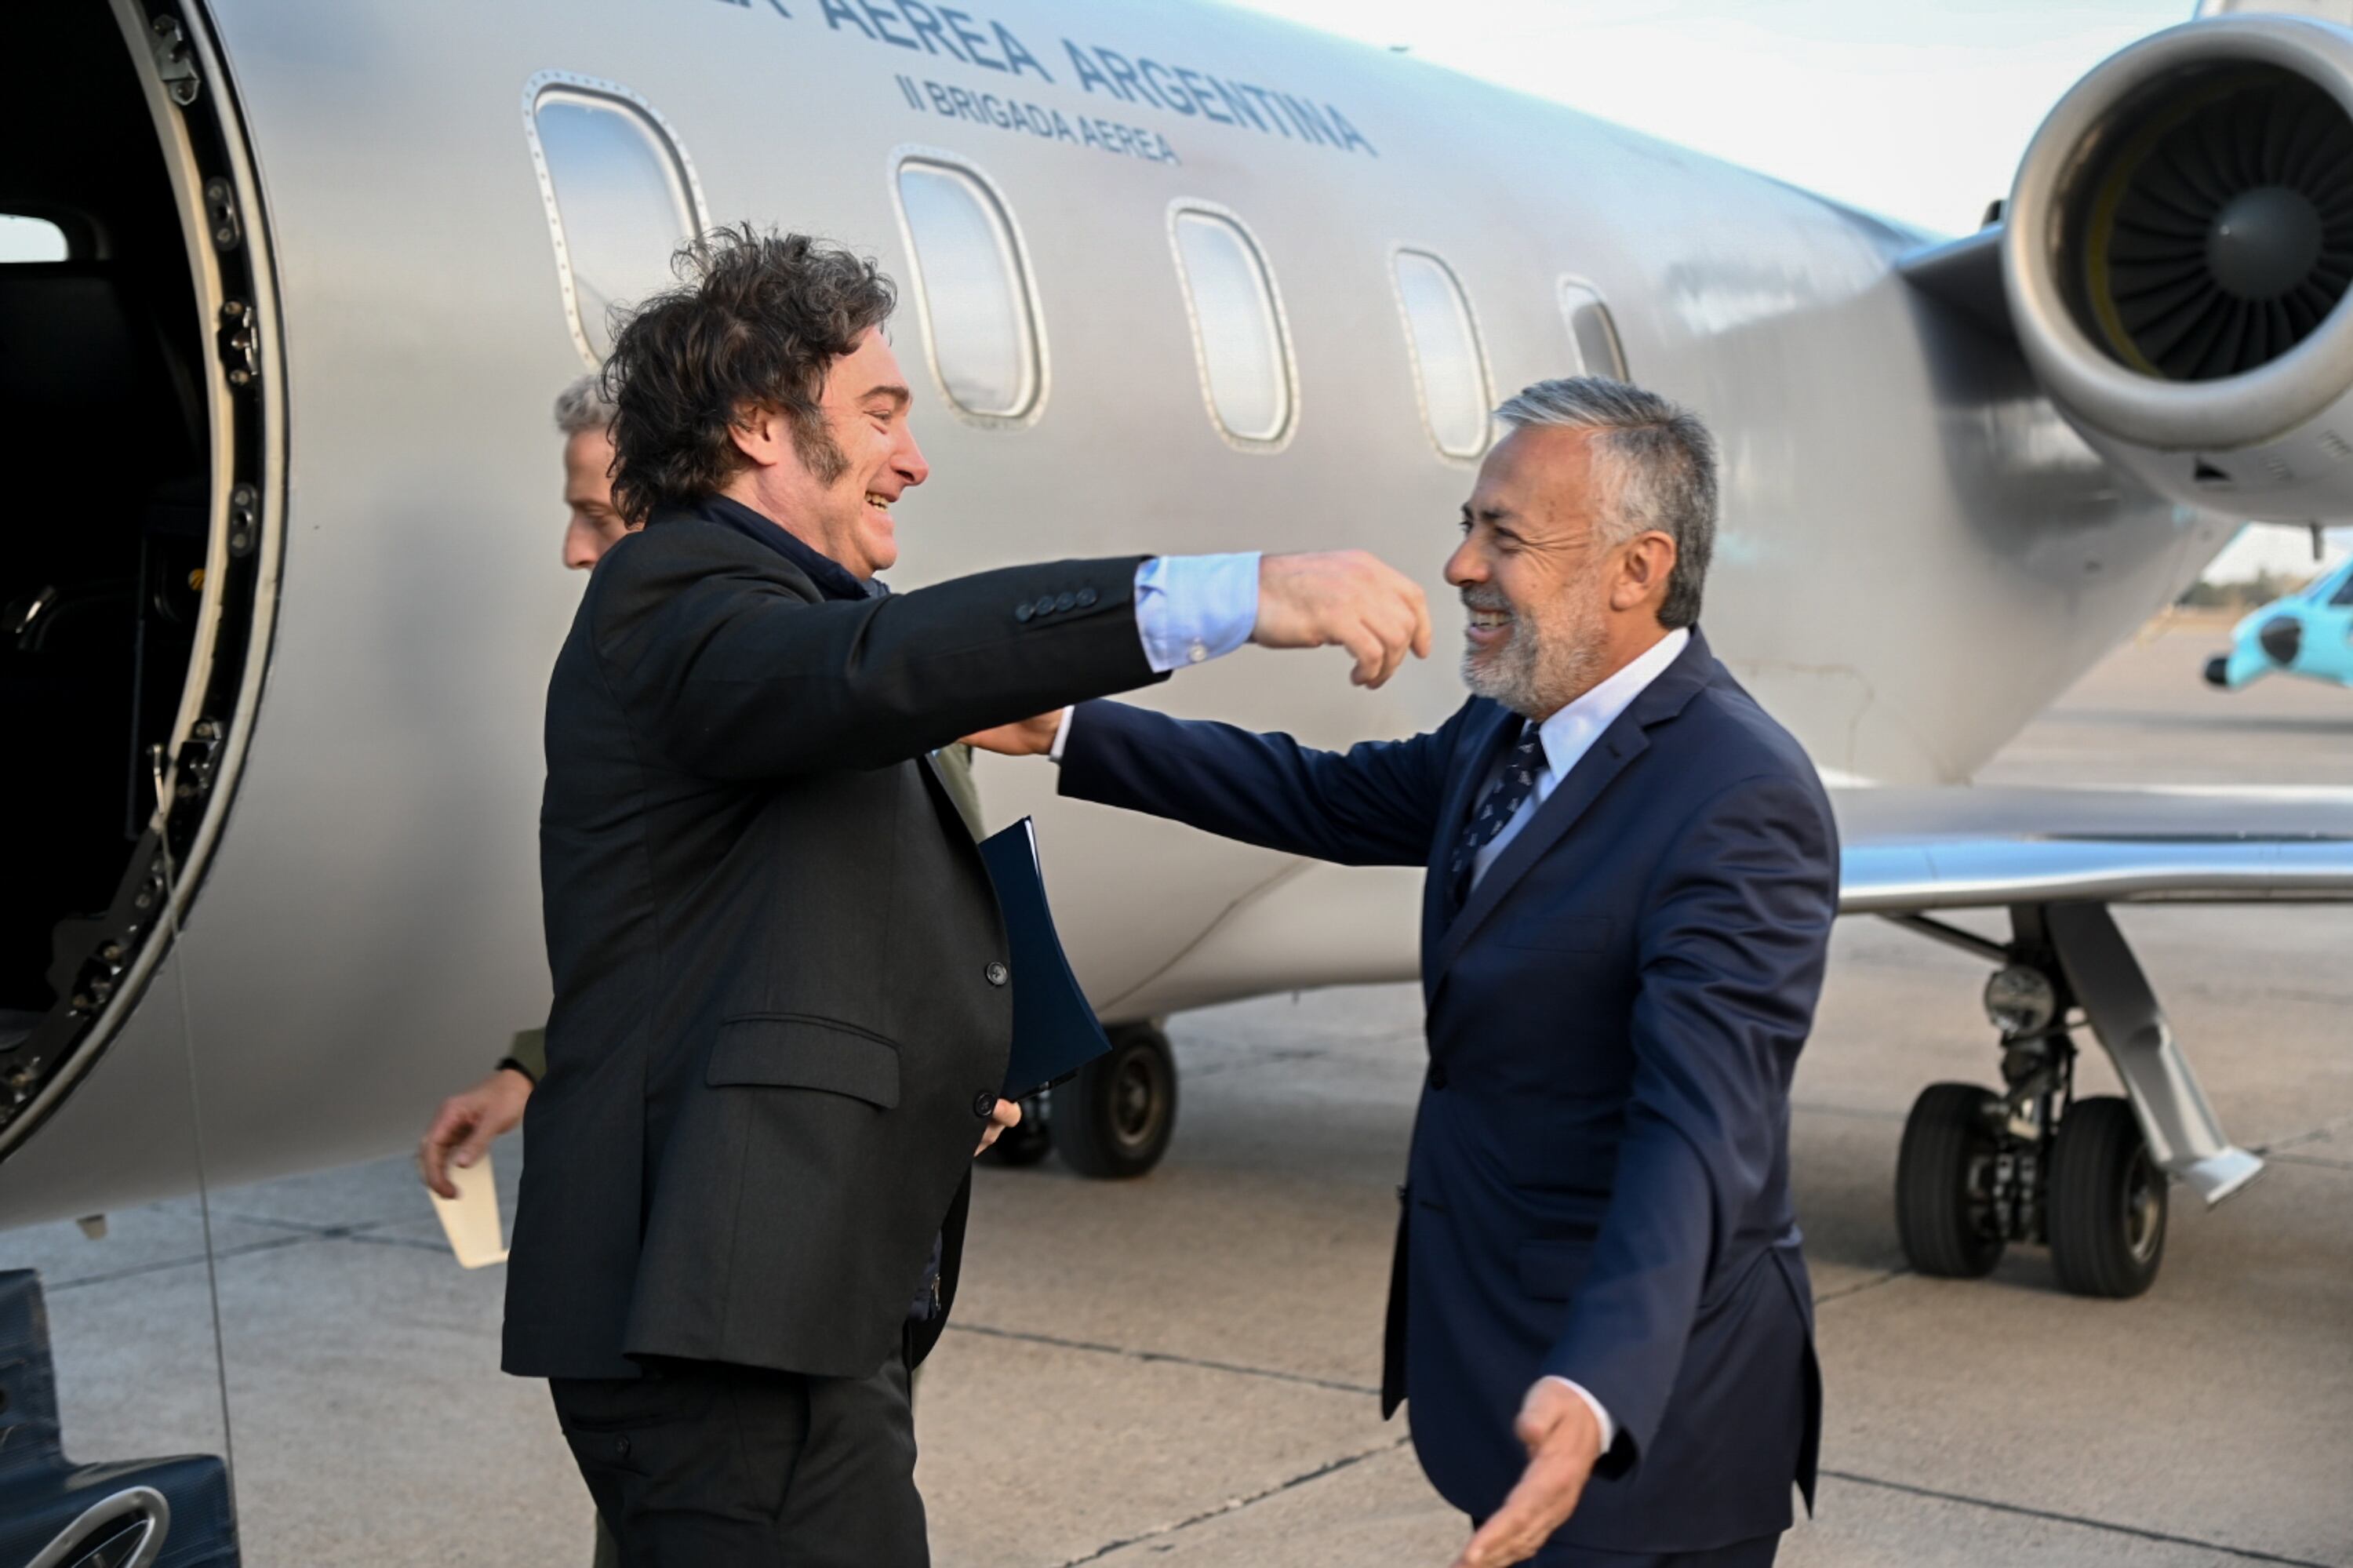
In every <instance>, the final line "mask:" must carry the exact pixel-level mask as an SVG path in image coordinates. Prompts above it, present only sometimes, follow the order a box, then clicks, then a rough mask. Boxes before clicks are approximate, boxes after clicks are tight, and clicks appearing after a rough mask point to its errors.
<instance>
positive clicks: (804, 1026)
mask: <svg viewBox="0 0 2353 1568" xmlns="http://www.w3.org/2000/svg"><path fill="white" fill-rule="evenodd" d="M732 504H733V503H724V502H721V501H717V500H713V501H711V502H707V503H704V504H703V505H702V507H701V508H698V509H695V510H691V511H684V512H676V513H670V514H663V515H659V516H657V517H656V518H655V519H654V520H653V522H652V523H651V524H649V526H647V528H646V529H645V530H644V531H643V532H642V533H640V534H637V535H631V536H630V537H628V538H626V539H624V540H622V541H621V542H620V543H619V544H617V545H616V546H614V547H613V549H612V551H611V553H610V554H609V555H607V556H606V557H605V559H604V561H603V562H602V563H601V564H599V565H598V567H597V568H596V572H595V574H594V575H593V576H592V577H590V579H589V583H588V588H587V592H586V595H585V596H584V597H583V599H582V600H581V605H580V610H579V614H578V616H577V617H576V618H575V620H574V622H573V627H572V631H571V635H570V636H569V638H568V639H567V640H566V641H565V645H564V650H563V652H562V653H561V654H560V655H559V656H558V658H557V661H556V666H555V673H554V678H553V680H552V681H551V682H550V684H549V687H548V699H547V736H546V745H547V790H546V796H545V800H544V801H543V806H542V809H541V814H540V865H541V876H542V882H543V895H544V899H545V909H546V921H547V948H548V958H549V962H550V965H551V967H552V968H553V969H554V982H555V1002H554V1011H553V1012H552V1013H551V1015H550V1017H549V1020H548V1027H547V1076H546V1078H545V1080H544V1081H543V1083H541V1085H540V1086H539V1087H538V1089H537V1090H536V1091H535V1092H534V1093H533V1095H532V1097H531V1103H530V1107H529V1109H528V1110H527V1112H526V1113H525V1122H524V1136H525V1139H526V1147H527V1148H528V1150H529V1158H528V1160H526V1161H525V1165H524V1170H523V1178H522V1200H521V1203H520V1205H519V1208H518V1210H517V1213H516V1216H515V1230H514V1250H513V1254H512V1258H511V1259H510V1261H509V1263H508V1279H507V1319H506V1336H505V1366H506V1369H507V1370H508V1371H509V1372H516V1373H520V1374H522V1375H526V1376H534V1377H550V1376H553V1377H628V1376H631V1375H634V1373H635V1372H636V1371H637V1370H638V1369H637V1366H636V1364H635V1363H634V1362H633V1361H631V1359H630V1358H631V1357H635V1356H644V1355H667V1356H686V1357H695V1358H700V1359H705V1360H713V1361H735V1362H742V1363H745V1364H749V1365H754V1366H763V1367H773V1368H778V1369H782V1370H786V1371H792V1372H807V1373H811V1374H817V1375H824V1376H863V1375H866V1374H867V1373H870V1372H873V1371H874V1369H875V1368H876V1367H878V1366H880V1365H881V1363H882V1361H883V1358H884V1357H885V1356H886V1355H888V1354H890V1353H892V1351H895V1350H896V1349H897V1348H898V1346H899V1344H900V1336H901V1333H902V1325H903V1324H904V1323H905V1321H906V1319H907V1312H908V1303H909V1302H910V1301H911V1300H912V1299H913V1298H914V1297H915V1296H916V1294H917V1292H918V1289H919V1287H920V1286H921V1282H922V1281H923V1278H924V1277H925V1270H926V1267H927V1265H928V1263H929V1260H930V1256H931V1249H932V1245H933V1241H934V1237H936V1236H937V1235H938V1234H939V1233H940V1232H941V1230H942V1228H943V1226H945V1227H946V1229H947V1230H948V1231H949V1232H950V1234H949V1236H948V1238H947V1245H946V1248H945V1252H944V1259H943V1262H944V1271H945V1278H944V1284H945V1285H946V1286H948V1287H951V1288H952V1287H953V1284H954V1278H955V1264H956V1258H957V1243H958V1242H959V1241H960V1239H961V1221H962V1209H963V1202H962V1194H963V1192H964V1191H965V1181H966V1177H967V1173H968V1171H969V1170H970V1167H971V1163H972V1153H973V1146H974V1144H975V1143H976V1141H977V1140H978V1138H979V1135H980V1132H981V1129H982V1127H983V1125H984V1122H985V1120H986V1118H987V1113H988V1111H989V1109H990V1107H991V1105H992V1103H993V1099H994V1095H995V1091H996V1090H997V1087H998V1086H999V1085H1000V1083H1001V1081H1002V1077H1003V1074H1004V1071H1005V1063H1006V1056H1007V1053H1008V1049H1009V1046H1010V1042H1011V1028H1012V1017H1013V1004H1012V990H1011V984H1018V983H1019V980H1018V977H1012V976H1008V973H1007V971H1006V970H1005V969H1004V968H1003V960H1004V959H1005V955H1006V943H1005V935H1004V931H1003V927H1002V925H1001V922H1000V920H999V918H998V915H997V903H996V898H995V895H994V894H993V893H992V892H991V890H990V886H989V882H988V876H987V870H986V869H985V867H984V866H983V864H982V862H981V859H980V856H979V853H978V852H977V851H976V849H975V848H974V845H973V840H972V835H971V834H970V833H969V832H966V831H965V825H964V822H963V821H962V820H961V819H960V818H959V817H958V816H957V814H956V810H955V806H954V805H953V803H952V802H951V801H950V800H949V798H948V796H947V794H946V792H945V791H944V789H942V788H941V785H940V781H939V779H937V777H936V776H935V775H934V771H933V768H932V767H931V765H930V763H929V761H928V759H927V758H926V753H928V752H930V751H931V750H933V749H934V747H941V746H944V745H946V744H948V743H949V742H951V741H953V740H955V737H956V736H960V735H964V734H966V733H968V732H970V731H972V730H974V729H977V728H982V727H985V726H990V725H996V724H1002V723H1006V722H1008V721H1010V720H1013V719H1016V718H1019V717H1023V716H1026V715H1030V714H1035V713H1039V712H1041V711H1044V710H1046V709H1050V708H1052V707H1055V706H1057V705H1060V704H1064V703H1067V702H1071V701H1073V700H1077V699H1080V698H1083V697H1089V696H1097V695H1101V694H1104V693H1106V692H1113V691H1120V690H1124V689H1127V688H1130V687H1134V686H1139V685H1143V684H1145V683H1148V682H1150V681H1152V680H1153V679H1154V678H1155V677H1154V675H1153V673H1152V671H1151V669H1150V667H1149V665H1148V664H1147V662H1145V656H1144V653H1143V651H1142V647H1141V645H1140V643H1139V641H1138V638H1137V633H1136V626H1135V614H1134V574H1135V567H1136V562H1135V560H1134V559H1132V558H1131V559H1122V560H1102V561H1064V562H1059V563H1054V564H1050V565H1042V566H1029V567H1010V568H1008V569H1005V570H1002V571H993V572H984V573H981V574H979V575H977V576H974V577H963V578H959V579H957V580H955V581H954V582H948V583H943V584H941V585H939V586H938V587H935V588H922V589H918V590H916V591H913V592H911V593H902V594H892V595H890V596H888V597H886V598H873V599H867V598H862V597H861V598H859V599H856V600H855V601H854V602H849V601H845V600H843V599H839V598H829V597H828V596H827V594H826V593H824V592H823V591H821V590H820V588H818V586H817V585H816V584H815V583H814V582H813V581H812V579H811V577H810V574H809V572H807V571H804V570H803V569H801V568H800V567H797V565H796V564H795V562H794V561H793V560H792V559H790V558H787V556H786V555H785V554H782V553H779V552H778V551H777V550H776V549H773V548H769V547H767V546H765V545H763V544H762V543H761V542H760V538H759V537H758V535H757V531H756V528H753V529H750V530H748V531H747V530H746V528H745V524H744V517H745V516H746V515H749V516H751V517H753V518H754V519H755V520H756V514H741V513H740V509H739V512H738V513H737V514H728V513H727V512H726V511H725V510H724V509H725V508H726V507H727V506H730V505H732ZM818 569H820V570H821V569H822V568H818ZM1041 606H1042V607H1044V608H1043V609H1040V608H1039V607H1041ZM1008 980H1010V981H1011V984H1008ZM945 1317H946V1314H945V1312H944V1311H943V1312H941V1313H938V1314H936V1315H934V1319H933V1320H932V1321H931V1322H929V1323H928V1324H925V1325H923V1330H922V1332H923V1338H922V1340H921V1342H920V1343H919V1346H918V1349H919V1350H922V1349H928V1346H929V1341H930V1340H931V1339H932V1338H935V1337H936V1335H937V1334H938V1332H939V1330H940V1328H941V1326H942V1325H943V1323H944V1320H945Z"/></svg>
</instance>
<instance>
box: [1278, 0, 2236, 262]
mask: <svg viewBox="0 0 2353 1568" xmlns="http://www.w3.org/2000/svg"><path fill="white" fill-rule="evenodd" d="M1236 3H1239V4H1240V5H1244V6H1246V7H1247V8H1249V9H1251V10H1256V11H1263V12H1265V13H1267V14H1269V15H1271V16H1282V17H1284V18H1286V19H1287V20H1290V21H1294V22H1300V23H1303V24H1305V25H1306V26H1312V27H1317V28H1321V29H1322V30H1324V31H1325V32H1329V33H1337V34H1340V35H1342V36H1343V37H1351V38H1355V39H1357V40H1359V41H1360V42H1364V43H1368V44H1374V45H1377V46H1381V47H1385V48H1396V47H1398V46H1403V47H1405V48H1409V49H1410V50H1411V51H1412V52H1413V53H1414V54H1415V55H1417V56H1419V58H1423V59H1426V60H1430V61H1433V62H1435V63H1437V64H1440V65H1443V66H1447V67H1451V69H1455V70H1459V71H1462V72H1464V73H1466V74H1468V75H1471V76H1476V77H1481V78H1483V79H1487V80H1490V81H1494V82H1500V83H1502V84H1503V85H1504V86H1506V87H1511V88H1515V89H1517V90H1520V91H1523V92H1528V93H1534V94H1535V95H1537V96H1539V97H1544V98H1550V99H1554V100H1556V101H1559V102H1562V103H1566V104H1567V105H1569V106H1570V107H1572V108H1575V109H1579V110H1583V111H1585V112H1587V113H1588V114H1594V115H1598V116H1599V117H1600V118H1602V119H1604V120H1611V121H1615V122H1618V123H1620V124H1621V125H1627V126H1630V127H1632V128H1634V129H1635V130H1638V131H1643V132H1649V133H1650V134H1651V135H1654V136H1659V137H1662V138H1664V139H1666V140H1668V141H1671V142H1678V143H1682V144H1683V145H1684V146H1687V147H1694V148H1697V149H1698V150H1700V151H1701V152H1704V153H1711V154H1715V155H1716V156H1717V157H1721V158H1727V159H1730V160H1731V161H1732V162H1734V163H1736V164H1746V165H1748V166H1749V167H1751V168H1756V169H1761V170H1763V171H1764V172H1765V173H1767V174H1769V175H1777V176H1778V177H1779V178H1781V179H1785V180H1788V181H1790V182H1791V183H1793V184H1796V185H1804V186H1806V187H1808V188H1809V189H1811V190H1817V191H1820V192H1821V193H1822V194H1823V195H1825V196H1834V197H1836V198H1837V199H1838V200H1840V201H1842V202H1846V203H1848V204H1849V205H1851V206H1854V207H1864V208H1867V209H1868V210H1870V211H1873V212H1877V213H1882V214H1884V215H1885V216H1887V217H1894V218H1900V219H1902V220H1904V221H1905V222H1907V223H1912V224H1915V225H1918V226H1919V227H1921V228H1929V229H1933V230H1936V231H1937V232H1939V233H1945V234H1961V233H1967V232H1968V231H1969V230H1971V229H1973V228H1977V227H1978V219H1979V218H1980V217H1982V216H1983V215H1984V212H1985V207H1986V204H1987V203H1988V202H1989V201H1991V200H1993V199H1994V198H1995V197H1997V196H2003V195H2006V194H2007V193H2008V192H2009V190H2010V176H2011V175H2012V174H2014V173H2015V172H2016V170H2017V167H2018V160H2019V155H2020V154H2022V153H2024V152H2025V151H2026V143H2027V142H2028V141H2029V140H2030V139H2031V137H2032V136H2033V134H2034V130H2035V127H2036V126H2038V125H2039V124H2041V123H2042V117H2043V115H2044V114H2046V113H2047V112H2049V111H2050V109H2051V106H2052V104H2053V103H2056V102H2057V101H2059V98H2060V96H2061V95H2062V94H2063V93H2064V92H2065V91H2066V90H2067V89H2068V88H2069V87H2071V86H2073V84H2074V82H2075V81H2076V79H2078V78H2080V77H2081V76H2083V74H2084V72H2085V71H2087V70H2089V69H2091V68H2092V67H2094V65H2097V64H2098V63H2099V62H2100V61H2101V60H2103V59H2105V58H2107V57H2108V56H2109V55H2111V54H2114V53H2115V52H2116V50H2117V49H2120V48H2123V47H2124V46H2125V45H2126V44H2129V43H2131V42H2133V41H2134V40H2135V39H2137V38H2141V37H2147V35H2148V34H2150V33H2154V32H2157V31H2158V30H2159V29H2161V28H2165V27H2169V26H2173V25H2175V24H2176V23H2179V22H2186V21H2188V20H2189V16H2190V13H2191V11H2192V9H2193V5H2192V0H2097V3H2092V0H2072V3H2071V0H1609V3H1608V4H1598V3H1590V0H1443V3H1442V4H1440V3H1433V0H1236Z"/></svg>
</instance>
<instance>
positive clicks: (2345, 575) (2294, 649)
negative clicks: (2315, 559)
mask: <svg viewBox="0 0 2353 1568" xmlns="http://www.w3.org/2000/svg"><path fill="white" fill-rule="evenodd" d="M2274 670H2284V671H2286V672H2287V673H2289V674H2291V675H2306V676H2309V677H2311V678H2312V679H2313V680H2316V681H2333V682H2335V683H2337V684H2338V685H2340V686H2353V560H2348V561H2346V562H2345V563H2344V564H2343V565H2341V566H2339V567H2337V568H2336V569H2335V570H2333V571H2330V572H2327V573H2325V574H2323V575H2322V576H2321V577H2320V578H2319V580H2317V581H2316V582H2314V583H2312V584H2310V585H2309V586H2307V587H2306V588H2302V589H2300V590H2298V591H2297V592H2295V593H2292V594H2290V595H2288V596H2287V597H2286V598H2285V599H2274V600H2273V601H2272V602H2271V603H2269V604H2267V605H2265V606H2263V609H2259V610H2256V611H2255V612H2254V613H2253V614H2252V615H2250V616H2248V617H2247V618H2246V619H2245V620H2242V621H2241V622H2239V624H2238V625H2237V626H2236V627H2235V628H2233V629H2232V632H2231V652H2228V653H2217V654H2216V655H2215V656H2214V657H2213V658H2211V659H2209V660H2208V661H2206V680H2207V683H2209V684H2211V685H2216V686H2220V687H2221V688H2222V689H2223V690H2224V691H2227V692H2235V691H2237V690H2238V689H2239V688H2240V687H2242V686H2244V685H2246V684H2248V683H2250V682H2252V681H2254V680H2256V679H2258V678H2259V677H2261V676H2264V675H2268V674H2270V673H2272V672H2273V671H2274Z"/></svg>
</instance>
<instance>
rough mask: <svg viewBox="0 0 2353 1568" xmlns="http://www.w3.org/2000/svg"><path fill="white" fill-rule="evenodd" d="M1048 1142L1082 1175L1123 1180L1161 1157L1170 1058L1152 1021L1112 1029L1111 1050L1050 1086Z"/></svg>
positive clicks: (1172, 1073) (1171, 1082)
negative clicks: (1050, 1136) (1051, 1110)
mask: <svg viewBox="0 0 2353 1568" xmlns="http://www.w3.org/2000/svg"><path fill="white" fill-rule="evenodd" d="M1053 1127H1054V1142H1055V1143H1056V1144H1057V1145H1058V1146H1059V1147H1060V1149H1061V1150H1062V1160H1063V1162H1064V1163H1065V1164H1067V1165H1069V1166H1070V1168H1071V1170H1073V1171H1077V1172H1078V1173H1079V1174H1080V1175H1082V1176H1092V1177H1095V1178H1097V1179H1098V1180H1113V1181H1117V1180H1124V1179H1126V1178H1129V1177H1134V1176H1141V1175H1143V1174H1144V1173H1145V1171H1150V1170H1151V1169H1152V1168H1153V1167H1154V1166H1155V1165H1157V1164H1159V1163H1160V1157H1161V1156H1162V1155H1164V1154H1166V1153H1167V1152H1168V1140H1169V1139H1170V1138H1171V1137H1173V1136H1174V1135H1175V1133H1176V1057H1175V1055H1174V1054H1171V1053H1170V1051H1169V1049H1168V1036H1166V1034H1163V1033H1161V1032H1160V1030H1159V1028H1158V1026H1157V1025H1155V1024H1152V1023H1148V1022H1147V1023H1123V1024H1120V1025H1118V1026H1117V1027H1115V1028H1113V1030H1112V1031H1111V1050H1110V1051H1109V1053H1107V1054H1104V1055H1102V1056H1098V1057H1096V1058H1095V1059H1094V1060H1093V1061H1092V1062H1090V1063H1088V1064H1087V1065H1085V1066H1083V1067H1082V1068H1080V1069H1079V1075H1078V1076H1077V1077H1075V1078H1073V1079H1071V1081H1070V1082H1069V1083H1067V1084H1063V1085H1061V1086H1059V1087H1057V1088H1056V1089H1055V1090H1054V1116H1053Z"/></svg>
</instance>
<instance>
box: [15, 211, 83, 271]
mask: <svg viewBox="0 0 2353 1568" xmlns="http://www.w3.org/2000/svg"><path fill="white" fill-rule="evenodd" d="M67 253H68V247H67V245H66V231H65V230H64V229H62V228H58V226H57V225H56V224H54V223H51V222H50V221H49V220H48V219H47V218H46V217H24V216H22V215H21V214H17V213H13V212H7V213H0V265H5V264H8V263H11V262H16V261H62V260H65V259H66V256H67Z"/></svg>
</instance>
